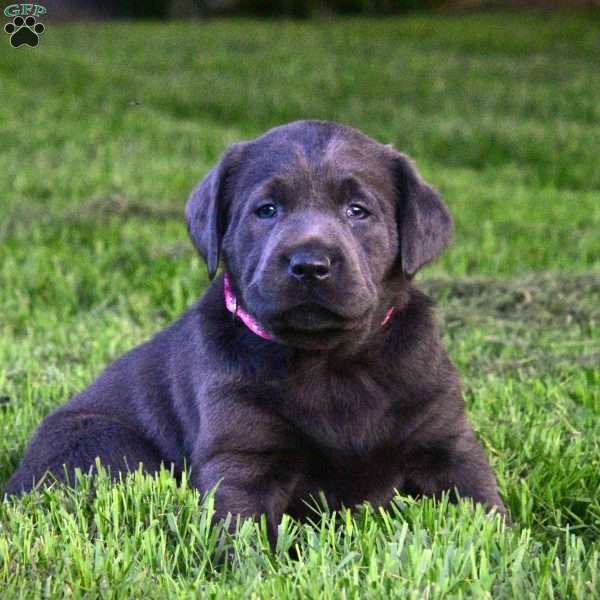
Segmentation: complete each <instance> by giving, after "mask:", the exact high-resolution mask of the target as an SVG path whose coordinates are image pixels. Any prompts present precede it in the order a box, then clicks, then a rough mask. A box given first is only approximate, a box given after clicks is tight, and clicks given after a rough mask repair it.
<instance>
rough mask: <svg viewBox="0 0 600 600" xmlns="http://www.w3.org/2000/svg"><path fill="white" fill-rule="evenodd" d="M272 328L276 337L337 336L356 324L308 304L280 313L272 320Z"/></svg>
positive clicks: (315, 305) (317, 305) (323, 308)
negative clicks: (292, 335) (290, 335)
mask: <svg viewBox="0 0 600 600" xmlns="http://www.w3.org/2000/svg"><path fill="white" fill-rule="evenodd" d="M269 325H270V328H271V329H272V330H273V331H274V332H275V334H276V335H278V336H282V335H286V334H294V333H300V334H318V335H319V337H321V336H324V335H335V334H339V333H343V332H347V331H350V330H352V329H353V327H354V326H355V323H354V322H353V321H350V320H348V319H347V318H345V317H343V316H341V315H340V314H338V313H335V312H333V311H332V310H329V309H327V308H325V307H323V306H321V305H320V304H315V303H312V302H311V303H306V304H301V305H298V306H295V307H294V308H290V309H288V310H285V311H283V312H282V313H279V314H278V315H276V316H275V317H273V318H272V319H271V322H270V324H269Z"/></svg>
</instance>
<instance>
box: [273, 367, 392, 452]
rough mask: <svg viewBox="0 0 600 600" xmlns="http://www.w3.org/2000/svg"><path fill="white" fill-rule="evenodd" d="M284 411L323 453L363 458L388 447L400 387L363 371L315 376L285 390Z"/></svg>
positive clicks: (295, 383)
mask: <svg viewBox="0 0 600 600" xmlns="http://www.w3.org/2000/svg"><path fill="white" fill-rule="evenodd" d="M286 387H287V389H286V393H285V400H284V401H283V402H282V403H281V405H280V410H281V412H282V414H283V416H284V417H285V419H286V420H287V421H288V422H290V423H291V424H292V425H293V426H294V427H296V428H297V429H298V430H299V432H301V434H302V435H303V436H304V437H305V438H306V439H307V440H309V441H310V442H312V443H314V444H315V445H316V446H318V447H321V448H323V449H324V450H326V449H328V448H331V449H332V450H333V451H335V452H338V451H341V452H348V453H352V454H364V453H365V452H369V451H370V450H372V449H373V448H376V447H379V446H383V445H387V444H388V443H389V441H390V440H391V439H393V437H394V432H395V431H396V430H397V427H398V420H397V410H396V407H397V403H398V401H399V400H400V398H399V397H398V388H397V386H394V383H393V382H392V381H389V380H382V379H380V378H379V379H378V378H376V377H373V376H372V375H370V374H368V373H365V372H357V373H350V374H344V375H335V374H333V375H332V374H323V373H321V374H315V375H314V376H313V377H310V376H307V377H305V378H303V379H302V380H296V381H294V380H292V381H290V382H289V383H288V385H287V386H286Z"/></svg>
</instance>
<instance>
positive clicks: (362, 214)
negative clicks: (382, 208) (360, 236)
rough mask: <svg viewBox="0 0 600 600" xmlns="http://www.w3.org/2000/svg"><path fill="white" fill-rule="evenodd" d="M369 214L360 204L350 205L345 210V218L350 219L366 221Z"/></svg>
mask: <svg viewBox="0 0 600 600" xmlns="http://www.w3.org/2000/svg"><path fill="white" fill-rule="evenodd" d="M370 214H371V213H370V212H369V211H368V210H367V209H366V208H365V207H364V206H361V205H360V204H351V205H350V206H349V207H348V208H347V209H346V216H347V217H349V218H350V219H366V218H367V217H368V216H369V215H370Z"/></svg>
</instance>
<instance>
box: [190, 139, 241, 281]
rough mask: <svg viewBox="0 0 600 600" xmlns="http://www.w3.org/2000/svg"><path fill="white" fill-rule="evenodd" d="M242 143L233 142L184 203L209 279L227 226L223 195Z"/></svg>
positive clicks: (238, 157)
mask: <svg viewBox="0 0 600 600" xmlns="http://www.w3.org/2000/svg"><path fill="white" fill-rule="evenodd" d="M244 145H245V144H244V143H239V144H233V145H232V146H230V147H229V148H228V149H227V150H226V152H225V153H224V154H223V156H222V157H221V160H220V161H219V163H218V164H217V165H216V166H215V167H214V168H213V169H212V170H211V171H209V172H208V173H207V175H206V176H205V177H204V179H203V180H202V181H201V182H200V183H199V184H198V185H197V186H196V188H195V189H194V191H193V192H192V193H191V195H190V197H189V199H188V201H187V205H186V207H185V216H186V221H187V229H188V233H189V234H190V237H191V238H192V242H193V243H194V246H195V247H196V249H197V250H198V252H199V253H200V255H201V256H202V258H203V259H204V261H205V262H206V266H207V268H208V276H209V278H210V279H213V277H214V276H215V274H216V272H217V268H218V267H219V253H220V251H221V241H222V240H223V235H224V234H225V229H226V227H227V223H226V215H227V206H226V196H227V193H226V192H227V190H228V189H230V188H231V178H232V175H233V173H234V171H235V168H236V167H237V165H238V164H239V161H240V158H241V154H242V150H243V147H244Z"/></svg>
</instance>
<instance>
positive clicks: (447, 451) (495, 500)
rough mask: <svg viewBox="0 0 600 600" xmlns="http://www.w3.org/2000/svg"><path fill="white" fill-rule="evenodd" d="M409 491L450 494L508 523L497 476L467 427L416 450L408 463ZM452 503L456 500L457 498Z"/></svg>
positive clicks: (464, 426)
mask: <svg viewBox="0 0 600 600" xmlns="http://www.w3.org/2000/svg"><path fill="white" fill-rule="evenodd" d="M407 487H408V489H409V491H411V492H416V493H420V494H424V495H426V496H434V497H437V496H440V495H441V493H442V492H445V491H448V492H450V493H451V494H457V495H458V497H459V498H471V499H473V500H474V501H475V502H479V503H481V504H483V505H485V506H486V507H487V508H488V509H490V510H494V511H496V512H498V513H499V514H501V515H502V516H503V517H504V518H505V519H506V520H507V521H509V518H508V513H507V511H506V508H505V507H504V504H503V502H502V500H501V499H500V496H499V495H498V488H497V485H496V479H495V477H494V474H493V473H492V470H491V468H490V465H489V463H488V461H487V458H486V456H485V454H484V452H483V448H482V447H481V445H480V444H479V442H478V441H477V439H476V437H475V434H474V433H473V430H472V428H471V426H470V425H469V424H468V423H464V425H463V428H462V431H461V433H460V434H458V435H455V436H448V437H446V438H443V437H442V438H441V439H440V438H438V439H436V440H435V441H428V442H426V443H421V444H418V445H417V446H416V447H415V448H414V449H413V451H412V452H411V453H410V455H409V456H408V459H407ZM451 497H452V496H451ZM452 499H453V500H456V495H454V496H453V497H452Z"/></svg>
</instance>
